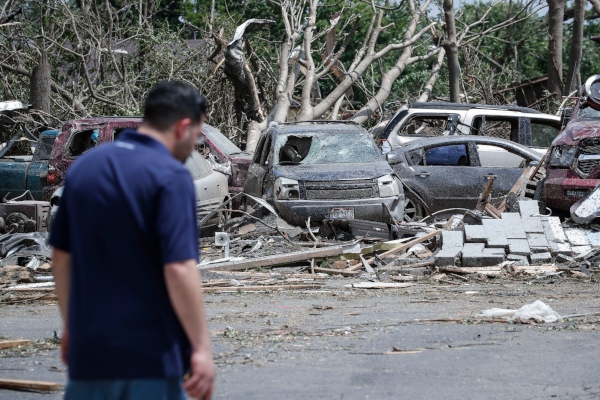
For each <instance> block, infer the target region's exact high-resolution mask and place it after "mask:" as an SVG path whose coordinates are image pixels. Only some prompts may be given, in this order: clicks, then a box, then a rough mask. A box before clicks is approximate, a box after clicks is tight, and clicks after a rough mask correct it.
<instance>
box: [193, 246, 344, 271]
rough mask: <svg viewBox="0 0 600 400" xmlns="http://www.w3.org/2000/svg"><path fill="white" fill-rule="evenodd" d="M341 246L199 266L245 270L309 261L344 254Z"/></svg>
mask: <svg viewBox="0 0 600 400" xmlns="http://www.w3.org/2000/svg"><path fill="white" fill-rule="evenodd" d="M343 252H344V250H343V249H342V247H341V246H336V247H325V248H321V249H314V250H309V251H296V252H292V253H287V254H276V255H273V256H268V257H260V258H249V259H247V260H240V261H235V262H229V263H222V264H208V265H205V266H201V265H199V266H198V268H200V269H202V270H209V271H243V270H245V269H248V268H269V267H275V266H277V265H284V264H293V263H296V262H300V261H309V260H310V259H311V258H324V257H335V256H339V255H340V254H342V253H343Z"/></svg>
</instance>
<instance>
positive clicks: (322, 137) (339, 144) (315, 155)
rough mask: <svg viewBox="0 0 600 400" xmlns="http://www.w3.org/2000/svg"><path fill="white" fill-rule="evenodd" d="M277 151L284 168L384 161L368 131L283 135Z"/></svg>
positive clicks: (278, 140) (276, 146)
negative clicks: (287, 166)
mask: <svg viewBox="0 0 600 400" xmlns="http://www.w3.org/2000/svg"><path fill="white" fill-rule="evenodd" d="M275 152H276V154H277V155H278V156H279V160H278V162H279V164H280V165H290V164H294V165H297V164H302V165H304V164H346V163H369V162H376V161H379V160H380V156H379V151H378V149H377V147H376V146H375V142H373V139H372V138H371V135H370V134H369V133H368V132H364V133H363V132H335V131H333V132H332V131H328V132H310V133H304V132H303V133H296V134H290V135H281V136H279V137H278V138H277V143H276V144H275Z"/></svg>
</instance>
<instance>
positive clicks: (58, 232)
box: [50, 130, 198, 379]
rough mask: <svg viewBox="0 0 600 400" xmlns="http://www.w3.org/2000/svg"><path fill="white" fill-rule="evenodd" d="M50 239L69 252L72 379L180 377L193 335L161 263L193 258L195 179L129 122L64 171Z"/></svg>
mask: <svg viewBox="0 0 600 400" xmlns="http://www.w3.org/2000/svg"><path fill="white" fill-rule="evenodd" d="M50 244H51V245H52V246H54V247H56V248H57V249H60V250H63V251H66V252H69V253H71V289H70V297H69V310H68V312H69V321H68V325H69V335H70V337H69V352H68V363H69V376H70V378H71V379H144V378H148V379H151V378H181V377H182V376H183V374H184V373H185V372H186V371H187V369H188V367H189V355H190V343H189V341H188V339H187V337H186V335H185V333H184V331H183V328H182V326H181V324H180V323H179V320H178V319H177V317H176V315H175V312H174V310H173V308H172V306H171V303H170V301H169V297H168V293H167V289H166V284H165V280H164V268H163V267H164V264H166V263H170V262H177V261H185V260H189V259H194V260H198V227H197V222H196V198H195V191H194V186H193V182H192V178H191V175H190V173H189V172H188V170H187V169H186V168H185V167H184V166H183V164H182V163H181V162H179V161H177V160H176V159H174V158H173V157H172V156H171V154H170V153H169V151H168V150H167V148H166V147H164V146H163V145H162V144H161V143H159V142H158V141H156V140H154V139H152V138H151V137H149V136H146V135H142V134H139V133H137V132H136V131H134V130H127V131H123V132H122V133H121V135H120V136H119V139H118V140H117V141H115V142H113V143H108V144H104V145H101V146H98V147H97V148H94V149H92V150H90V151H89V152H87V153H86V154H84V155H82V156H81V157H80V158H79V159H77V161H75V162H74V163H73V165H72V166H71V167H70V169H69V171H68V172H67V175H66V179H65V189H64V192H63V195H62V197H61V199H60V207H59V209H58V213H57V215H56V218H55V221H54V223H53V226H52V232H51V235H50Z"/></svg>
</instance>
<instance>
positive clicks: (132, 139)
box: [117, 129, 172, 156]
mask: <svg viewBox="0 0 600 400" xmlns="http://www.w3.org/2000/svg"><path fill="white" fill-rule="evenodd" d="M117 141H122V142H127V143H132V144H135V143H138V144H141V145H143V146H147V147H150V148H152V149H154V150H157V151H160V152H164V153H166V154H168V155H170V156H172V154H171V152H170V151H169V149H167V148H166V147H165V145H164V144H162V143H161V142H159V141H158V140H156V139H154V138H153V137H150V136H148V135H143V134H141V133H138V131H136V130H135V129H124V130H123V131H122V132H121V134H120V135H119V137H118V138H117Z"/></svg>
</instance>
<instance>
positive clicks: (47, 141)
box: [38, 137, 55, 160]
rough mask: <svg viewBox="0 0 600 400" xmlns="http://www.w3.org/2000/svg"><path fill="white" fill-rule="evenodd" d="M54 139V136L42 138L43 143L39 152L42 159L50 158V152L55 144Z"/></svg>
mask: <svg viewBox="0 0 600 400" xmlns="http://www.w3.org/2000/svg"><path fill="white" fill-rule="evenodd" d="M54 140H55V139H54V138H53V137H47V138H43V139H42V143H41V145H40V149H39V152H38V158H39V159H40V160H49V159H50V153H52V145H54Z"/></svg>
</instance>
